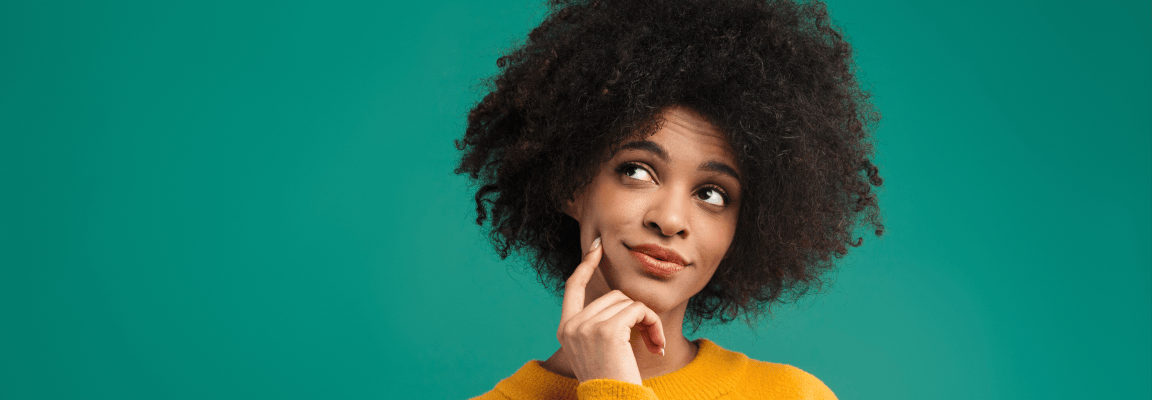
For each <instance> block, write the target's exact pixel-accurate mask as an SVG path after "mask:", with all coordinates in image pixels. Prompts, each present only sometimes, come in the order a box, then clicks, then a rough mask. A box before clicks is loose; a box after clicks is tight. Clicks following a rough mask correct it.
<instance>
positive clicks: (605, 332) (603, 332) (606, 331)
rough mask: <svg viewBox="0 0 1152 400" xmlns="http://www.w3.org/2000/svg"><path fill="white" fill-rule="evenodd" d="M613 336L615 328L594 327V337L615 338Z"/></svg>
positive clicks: (607, 325)
mask: <svg viewBox="0 0 1152 400" xmlns="http://www.w3.org/2000/svg"><path fill="white" fill-rule="evenodd" d="M615 334H616V327H614V326H612V325H609V324H603V325H600V326H597V327H596V335H597V336H599V337H601V338H611V337H612V336H615Z"/></svg>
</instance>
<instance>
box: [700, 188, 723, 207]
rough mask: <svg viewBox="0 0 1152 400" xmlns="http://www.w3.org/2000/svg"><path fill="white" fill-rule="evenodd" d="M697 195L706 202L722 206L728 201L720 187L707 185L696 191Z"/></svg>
mask: <svg viewBox="0 0 1152 400" xmlns="http://www.w3.org/2000/svg"><path fill="white" fill-rule="evenodd" d="M696 197H697V198H699V199H700V200H704V202H705V203H708V204H714V205H718V206H722V205H724V204H725V203H727V202H726V201H725V200H724V194H723V193H721V192H720V190H719V189H716V188H710V187H706V188H703V189H700V191H699V192H696Z"/></svg>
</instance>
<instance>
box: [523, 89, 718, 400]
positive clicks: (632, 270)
mask: <svg viewBox="0 0 1152 400" xmlns="http://www.w3.org/2000/svg"><path fill="white" fill-rule="evenodd" d="M661 117H662V120H663V122H662V124H661V126H660V129H658V130H657V131H656V133H655V134H653V135H652V136H649V137H647V138H635V140H633V141H630V142H626V143H625V144H624V146H623V148H622V149H621V150H619V151H617V152H616V153H615V154H613V155H612V158H611V160H609V161H608V162H606V163H604V164H603V165H601V166H600V168H599V172H598V173H597V175H596V177H595V178H594V179H593V181H592V182H591V183H589V185H588V186H587V187H585V188H583V189H582V190H581V191H580V192H579V193H578V194H577V195H576V196H575V197H574V198H573V200H571V201H570V202H569V203H568V204H566V207H565V210H564V211H565V212H566V213H567V214H568V215H570V216H572V217H573V218H575V219H576V221H577V222H579V224H580V241H581V246H582V248H583V249H584V252H585V256H584V258H583V260H582V262H581V263H580V265H579V266H578V267H577V268H576V271H575V272H574V273H573V274H572V276H571V278H569V279H568V281H567V286H566V289H565V292H564V301H563V306H562V310H561V318H560V326H559V327H558V329H557V335H556V336H557V339H558V340H559V341H560V344H561V348H560V349H559V350H557V351H556V352H555V353H554V354H553V355H552V356H551V357H549V358H548V359H547V360H545V361H543V362H541V365H542V366H543V367H544V368H545V369H548V370H550V371H552V372H555V373H557V374H560V375H563V376H568V377H572V378H576V379H577V380H579V381H580V382H584V381H587V380H591V379H616V380H621V381H625V382H631V383H635V384H641V380H642V379H648V378H651V377H656V376H660V375H664V374H667V373H669V372H673V371H676V370H678V369H680V368H683V367H684V366H685V365H687V364H688V363H689V362H691V361H692V359H693V358H695V356H696V353H697V351H698V349H697V346H696V345H695V344H694V343H692V342H691V341H689V340H688V339H687V338H685V337H684V335H683V333H682V332H683V330H682V328H683V321H684V311H685V309H686V308H687V306H688V300H689V299H690V298H691V297H692V296H693V295H695V294H696V293H698V292H700V290H701V289H703V288H704V286H705V285H706V284H707V283H708V281H709V279H711V278H712V274H713V273H715V272H716V268H717V266H718V265H719V264H720V261H721V260H723V259H724V258H725V257H726V255H727V252H728V249H729V247H730V245H731V244H732V239H733V236H734V235H735V232H736V222H737V216H738V214H739V206H740V202H739V201H740V179H739V177H738V175H739V170H738V169H737V164H736V160H735V157H733V156H732V151H731V148H730V146H729V144H728V141H727V139H726V138H725V137H724V136H723V134H721V133H720V132H719V131H718V130H717V129H716V128H715V127H714V126H713V125H712V124H710V123H709V122H708V121H707V120H706V119H705V118H704V117H702V116H701V115H699V114H697V113H696V112H694V111H692V110H691V109H688V108H683V107H672V108H669V109H668V110H666V111H664V113H663V114H662V115H661ZM722 194H723V195H722ZM650 244H654V245H658V246H661V247H663V248H666V249H670V250H673V251H675V252H676V253H677V254H678V255H679V256H680V257H681V258H682V259H683V260H684V261H685V262H686V266H685V267H684V268H683V269H682V270H680V271H678V272H676V273H675V274H672V275H671V276H660V275H659V274H653V273H650V272H648V271H647V270H645V269H644V268H643V266H642V265H641V262H640V261H639V260H637V258H636V256H635V254H634V253H633V252H632V251H631V250H630V248H633V247H635V246H638V245H650Z"/></svg>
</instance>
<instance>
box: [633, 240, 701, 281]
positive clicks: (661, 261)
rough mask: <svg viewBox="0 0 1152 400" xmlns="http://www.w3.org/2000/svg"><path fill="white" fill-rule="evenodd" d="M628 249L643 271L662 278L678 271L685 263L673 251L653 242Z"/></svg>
mask: <svg viewBox="0 0 1152 400" xmlns="http://www.w3.org/2000/svg"><path fill="white" fill-rule="evenodd" d="M628 250H629V253H631V254H632V258H635V259H636V261H637V262H639V263H640V266H641V267H643V268H644V270H645V271H648V273H651V274H653V275H656V276H659V277H663V278H667V277H669V276H672V275H673V274H675V273H677V272H680V270H683V269H684V265H685V264H687V263H685V262H684V259H683V258H681V257H680V255H679V254H676V252H675V251H673V250H671V249H666V248H663V247H660V246H657V245H653V244H642V245H639V246H636V247H630V248H629V249H628Z"/></svg>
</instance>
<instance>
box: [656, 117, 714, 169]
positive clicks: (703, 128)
mask: <svg viewBox="0 0 1152 400" xmlns="http://www.w3.org/2000/svg"><path fill="white" fill-rule="evenodd" d="M646 140H649V141H652V142H657V143H661V144H663V145H665V146H668V147H671V148H670V149H669V151H670V152H671V153H673V155H679V156H680V157H691V158H709V159H717V161H725V162H728V163H730V164H733V165H735V157H733V156H732V146H731V145H730V144H729V143H728V137H727V136H725V135H724V133H723V132H721V131H720V130H719V129H718V128H716V126H715V125H712V123H711V122H708V119H706V118H705V117H704V116H702V115H700V114H699V113H697V112H695V111H693V110H692V109H689V108H684V107H671V108H668V109H667V110H665V111H664V112H663V113H661V115H660V127H659V129H657V130H656V133H654V134H653V135H652V136H650V137H648V138H647V139H646Z"/></svg>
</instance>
